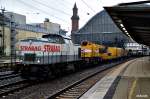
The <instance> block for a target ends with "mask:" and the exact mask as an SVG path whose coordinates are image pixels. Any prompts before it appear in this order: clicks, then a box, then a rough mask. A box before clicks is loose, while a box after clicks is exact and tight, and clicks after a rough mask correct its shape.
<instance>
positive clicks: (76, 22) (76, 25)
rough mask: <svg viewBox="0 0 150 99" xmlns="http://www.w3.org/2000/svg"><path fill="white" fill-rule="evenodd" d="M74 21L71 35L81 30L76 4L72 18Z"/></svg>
mask: <svg viewBox="0 0 150 99" xmlns="http://www.w3.org/2000/svg"><path fill="white" fill-rule="evenodd" d="M71 20H72V30H71V33H73V32H76V31H77V30H78V29H79V16H78V8H77V5H76V2H75V4H74V7H73V16H72V17H71Z"/></svg>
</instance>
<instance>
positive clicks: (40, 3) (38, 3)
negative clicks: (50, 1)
mask: <svg viewBox="0 0 150 99" xmlns="http://www.w3.org/2000/svg"><path fill="white" fill-rule="evenodd" d="M32 1H34V2H36V3H38V4H41V5H43V6H45V7H47V8H49V9H53V10H55V11H58V12H60V13H62V14H65V15H69V16H71V15H70V14H69V13H66V12H64V11H62V10H59V9H56V8H53V7H50V6H49V5H47V4H44V3H42V2H39V1H36V0H32Z"/></svg>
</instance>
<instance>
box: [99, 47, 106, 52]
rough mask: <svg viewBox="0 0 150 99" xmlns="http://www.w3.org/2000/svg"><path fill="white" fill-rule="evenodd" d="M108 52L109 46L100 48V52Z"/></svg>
mask: <svg viewBox="0 0 150 99" xmlns="http://www.w3.org/2000/svg"><path fill="white" fill-rule="evenodd" d="M106 52H107V47H105V48H99V53H106Z"/></svg>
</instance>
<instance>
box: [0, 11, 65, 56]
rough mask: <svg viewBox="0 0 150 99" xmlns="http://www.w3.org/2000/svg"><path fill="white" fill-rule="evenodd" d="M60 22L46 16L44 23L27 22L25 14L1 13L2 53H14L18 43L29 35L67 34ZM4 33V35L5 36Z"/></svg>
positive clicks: (0, 48) (5, 54)
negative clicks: (50, 19) (52, 20)
mask: <svg viewBox="0 0 150 99" xmlns="http://www.w3.org/2000/svg"><path fill="white" fill-rule="evenodd" d="M66 32H67V31H65V30H63V29H61V27H60V24H57V23H52V22H50V21H49V19H47V18H46V20H45V21H44V23H35V24H26V17H25V16H24V15H20V14H16V13H12V12H5V13H0V55H4V56H10V55H14V54H15V51H16V50H17V49H16V46H15V45H16V43H17V42H19V41H20V40H22V39H26V38H29V37H36V38H39V37H42V35H44V34H50V33H53V34H54V33H55V34H61V35H66ZM3 35H4V36H3Z"/></svg>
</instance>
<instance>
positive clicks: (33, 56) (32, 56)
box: [24, 53, 36, 61]
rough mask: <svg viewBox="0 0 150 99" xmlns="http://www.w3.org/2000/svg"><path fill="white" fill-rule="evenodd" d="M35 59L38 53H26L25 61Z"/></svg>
mask: <svg viewBox="0 0 150 99" xmlns="http://www.w3.org/2000/svg"><path fill="white" fill-rule="evenodd" d="M35 59H36V54H32V53H26V54H24V60H25V61H35Z"/></svg>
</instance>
